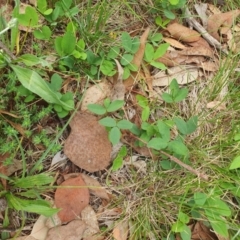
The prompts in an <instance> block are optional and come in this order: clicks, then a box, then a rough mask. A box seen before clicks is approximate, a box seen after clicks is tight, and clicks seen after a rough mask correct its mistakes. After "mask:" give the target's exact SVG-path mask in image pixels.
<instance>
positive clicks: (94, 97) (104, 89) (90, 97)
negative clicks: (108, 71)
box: [81, 81, 112, 111]
mask: <svg viewBox="0 0 240 240" xmlns="http://www.w3.org/2000/svg"><path fill="white" fill-rule="evenodd" d="M111 90H112V86H111V85H110V84H109V83H108V82H106V81H103V82H100V83H98V84H95V85H93V86H91V87H90V88H88V89H87V90H86V91H85V94H84V96H83V100H82V105H81V110H82V111H86V110H87V109H88V108H87V106H88V104H94V103H98V104H101V103H102V102H103V100H104V99H105V98H106V97H110V95H111Z"/></svg>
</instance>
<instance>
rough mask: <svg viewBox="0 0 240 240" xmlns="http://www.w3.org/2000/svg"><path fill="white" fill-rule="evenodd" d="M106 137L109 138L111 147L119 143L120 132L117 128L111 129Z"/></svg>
mask: <svg viewBox="0 0 240 240" xmlns="http://www.w3.org/2000/svg"><path fill="white" fill-rule="evenodd" d="M108 137H109V140H110V142H111V143H112V145H116V144H117V143H119V141H120V138H121V131H120V130H119V128H118V127H113V128H112V129H111V130H110V132H109V135H108Z"/></svg>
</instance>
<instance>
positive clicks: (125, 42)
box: [121, 32, 132, 52]
mask: <svg viewBox="0 0 240 240" xmlns="http://www.w3.org/2000/svg"><path fill="white" fill-rule="evenodd" d="M121 42H122V46H123V48H124V49H125V51H126V52H131V51H132V38H131V37H130V35H129V34H128V33H127V32H123V33H122V36H121Z"/></svg>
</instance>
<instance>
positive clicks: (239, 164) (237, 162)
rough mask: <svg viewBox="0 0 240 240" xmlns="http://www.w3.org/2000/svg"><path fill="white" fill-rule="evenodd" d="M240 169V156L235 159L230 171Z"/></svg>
mask: <svg viewBox="0 0 240 240" xmlns="http://www.w3.org/2000/svg"><path fill="white" fill-rule="evenodd" d="M237 168H240V156H237V157H235V158H234V159H233V160H232V162H231V164H230V167H229V170H233V169H237Z"/></svg>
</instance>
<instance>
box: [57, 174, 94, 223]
mask: <svg viewBox="0 0 240 240" xmlns="http://www.w3.org/2000/svg"><path fill="white" fill-rule="evenodd" d="M54 199H55V205H56V207H57V208H60V209H61V210H60V211H59V212H58V216H59V218H60V220H61V221H62V222H63V223H66V222H70V221H72V220H74V219H76V218H77V217H78V216H79V215H80V213H81V211H82V210H83V209H84V208H85V207H86V206H87V205H88V203H89V191H88V188H87V187H86V185H85V182H84V181H83V179H82V177H81V176H78V177H76V178H70V179H68V180H66V181H65V182H63V183H62V184H61V185H60V187H59V188H57V190H56V192H55V196H54Z"/></svg>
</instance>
